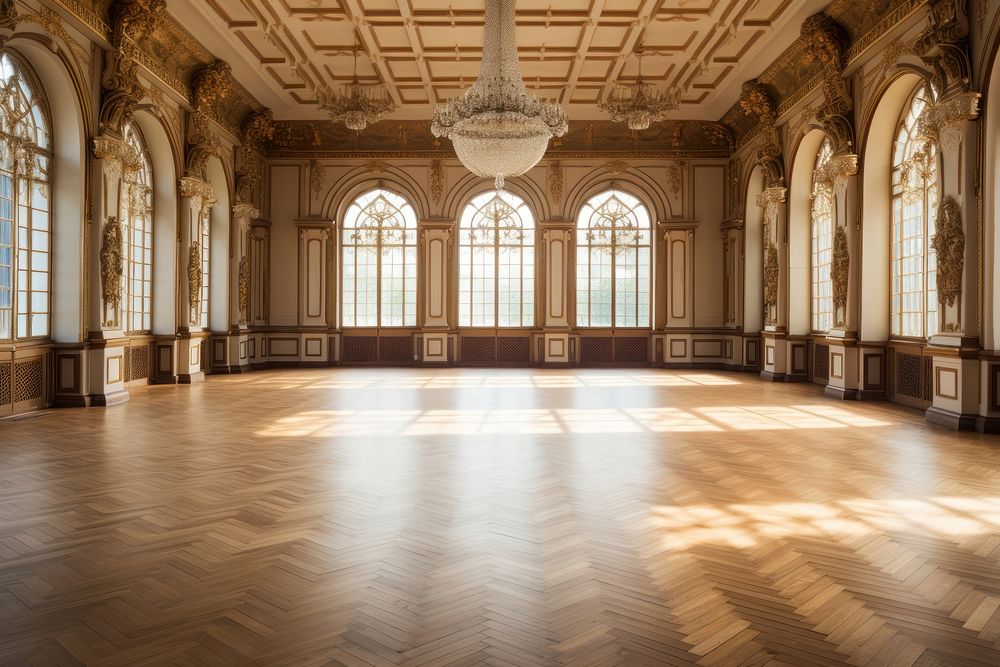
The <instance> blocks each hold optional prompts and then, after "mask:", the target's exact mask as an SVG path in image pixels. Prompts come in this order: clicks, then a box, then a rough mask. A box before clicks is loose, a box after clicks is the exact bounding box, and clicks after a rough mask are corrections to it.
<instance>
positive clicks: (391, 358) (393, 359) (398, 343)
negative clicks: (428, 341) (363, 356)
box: [378, 336, 413, 365]
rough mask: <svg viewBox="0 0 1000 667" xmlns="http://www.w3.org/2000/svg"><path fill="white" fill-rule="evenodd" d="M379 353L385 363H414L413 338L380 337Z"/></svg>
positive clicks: (380, 358)
mask: <svg viewBox="0 0 1000 667" xmlns="http://www.w3.org/2000/svg"><path fill="white" fill-rule="evenodd" d="M378 355H379V361H380V362H382V363H383V364H397V365H399V364H412V363H413V339H412V338H411V337H410V336H383V337H382V338H379V339H378Z"/></svg>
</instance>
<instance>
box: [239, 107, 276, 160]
mask: <svg viewBox="0 0 1000 667" xmlns="http://www.w3.org/2000/svg"><path fill="white" fill-rule="evenodd" d="M272 139H274V113H273V112H272V111H271V110H270V109H260V110H258V111H251V112H250V113H248V114H247V115H246V118H244V119H243V123H242V124H241V125H240V143H242V144H243V145H244V146H245V147H247V148H250V149H253V150H255V151H257V152H258V153H259V152H262V151H263V150H264V142H266V141H271V140H272Z"/></svg>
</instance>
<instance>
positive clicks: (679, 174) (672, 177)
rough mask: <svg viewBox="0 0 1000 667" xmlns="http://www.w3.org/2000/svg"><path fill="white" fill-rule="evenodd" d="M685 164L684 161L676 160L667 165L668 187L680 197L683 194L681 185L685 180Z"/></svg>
mask: <svg viewBox="0 0 1000 667" xmlns="http://www.w3.org/2000/svg"><path fill="white" fill-rule="evenodd" d="M683 164H684V163H683V162H681V163H677V162H674V163H673V164H671V165H670V166H669V167H667V189H668V190H669V191H670V193H671V194H672V195H674V196H675V197H679V196H680V194H681V185H682V182H683V180H684V172H683V170H682V169H681V167H682V166H683Z"/></svg>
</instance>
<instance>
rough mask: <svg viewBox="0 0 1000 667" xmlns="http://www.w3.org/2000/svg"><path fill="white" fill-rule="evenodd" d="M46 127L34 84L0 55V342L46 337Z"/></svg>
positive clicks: (48, 153) (48, 159) (15, 64)
mask: <svg viewBox="0 0 1000 667" xmlns="http://www.w3.org/2000/svg"><path fill="white" fill-rule="evenodd" d="M48 127H49V126H48V121H47V120H46V112H45V109H44V102H43V101H42V99H41V96H40V95H39V93H38V89H37V87H36V86H35V84H34V81H33V79H32V78H31V77H30V75H29V74H28V72H26V71H25V69H24V68H23V67H22V66H21V65H20V63H18V62H17V61H16V60H15V59H14V58H13V57H11V55H10V54H9V53H0V340H11V339H15V338H42V337H45V336H48V335H49V277H50V265H51V264H50V245H51V243H50V241H51V231H50V230H51V226H50V217H49V165H50V164H51V160H52V152H51V145H50V137H49V129H48ZM15 230H16V233H15Z"/></svg>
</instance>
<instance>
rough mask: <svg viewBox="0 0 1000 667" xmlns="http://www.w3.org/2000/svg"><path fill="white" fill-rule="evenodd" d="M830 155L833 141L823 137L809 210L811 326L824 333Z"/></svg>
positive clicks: (828, 299)
mask: <svg viewBox="0 0 1000 667" xmlns="http://www.w3.org/2000/svg"><path fill="white" fill-rule="evenodd" d="M831 157H833V144H831V143H830V139H829V138H827V139H824V140H823V144H822V145H821V146H820V147H819V155H817V157H816V168H815V170H814V171H813V187H812V210H811V211H810V226H811V228H812V252H811V264H812V329H813V331H816V332H826V331H829V330H830V329H832V328H833V280H832V279H831V276H830V268H831V266H832V264H833V224H834V223H833V184H832V183H830V180H829V178H828V177H827V174H826V166H827V164H828V163H829V162H830V158H831Z"/></svg>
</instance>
